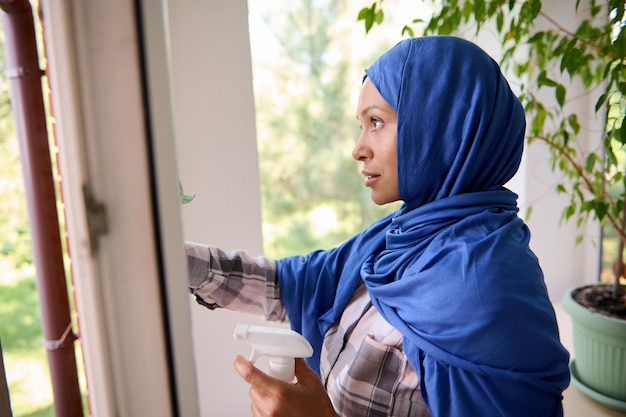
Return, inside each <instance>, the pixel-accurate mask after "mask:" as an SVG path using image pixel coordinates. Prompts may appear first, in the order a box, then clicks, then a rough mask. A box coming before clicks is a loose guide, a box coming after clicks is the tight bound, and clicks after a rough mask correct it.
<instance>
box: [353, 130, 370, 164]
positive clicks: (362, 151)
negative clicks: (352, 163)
mask: <svg viewBox="0 0 626 417" xmlns="http://www.w3.org/2000/svg"><path fill="white" fill-rule="evenodd" d="M364 142H365V141H364V140H363V133H361V134H360V135H359V139H358V140H357V142H356V145H354V148H353V149H352V158H354V159H355V160H357V161H362V160H364V159H366V158H367V157H368V154H369V152H368V151H367V147H366V146H365V143H364Z"/></svg>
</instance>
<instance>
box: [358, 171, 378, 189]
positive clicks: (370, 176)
mask: <svg viewBox="0 0 626 417" xmlns="http://www.w3.org/2000/svg"><path fill="white" fill-rule="evenodd" d="M362 174H363V175H364V176H365V182H364V183H365V186H366V187H371V186H372V184H374V183H375V182H376V181H378V179H379V178H380V175H378V174H374V173H372V172H368V171H362Z"/></svg>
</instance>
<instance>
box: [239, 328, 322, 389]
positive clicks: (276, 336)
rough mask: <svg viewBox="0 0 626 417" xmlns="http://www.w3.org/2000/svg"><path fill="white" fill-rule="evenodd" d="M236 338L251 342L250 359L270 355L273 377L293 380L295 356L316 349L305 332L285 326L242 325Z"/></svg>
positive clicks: (305, 355)
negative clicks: (304, 335) (303, 333)
mask: <svg viewBox="0 0 626 417" xmlns="http://www.w3.org/2000/svg"><path fill="white" fill-rule="evenodd" d="M233 337H234V338H235V340H236V341H241V340H243V341H245V342H248V344H250V345H252V354H251V355H250V361H251V362H253V363H254V362H256V360H257V359H258V358H259V357H261V356H267V357H268V359H269V374H270V376H271V377H274V378H277V379H280V380H282V381H285V382H293V379H294V376H295V358H308V357H309V356H311V355H313V348H312V347H311V345H310V344H309V342H308V341H307V340H306V339H305V338H304V337H302V335H300V334H299V333H297V332H294V331H293V330H289V329H285V328H278V327H265V326H253V325H250V324H239V325H237V327H236V328H235V334H234V335H233Z"/></svg>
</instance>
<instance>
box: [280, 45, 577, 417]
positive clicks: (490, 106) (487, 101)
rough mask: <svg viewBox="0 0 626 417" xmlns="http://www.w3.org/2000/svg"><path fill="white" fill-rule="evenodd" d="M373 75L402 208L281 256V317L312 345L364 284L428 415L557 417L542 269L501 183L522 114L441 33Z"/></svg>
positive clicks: (474, 52) (558, 363) (550, 317)
mask: <svg viewBox="0 0 626 417" xmlns="http://www.w3.org/2000/svg"><path fill="white" fill-rule="evenodd" d="M366 76H367V77H369V78H370V80H371V81H372V83H373V84H374V86H375V87H376V88H377V89H378V91H379V92H380V94H381V95H382V96H383V98H384V99H385V100H386V101H387V103H388V104H389V105H390V106H391V107H392V108H393V109H394V110H395V111H396V113H397V114H398V130H397V164H398V167H397V169H398V181H399V188H400V196H401V198H402V200H403V203H404V204H403V205H402V207H401V208H400V209H399V210H398V211H397V212H396V213H393V214H391V215H389V216H386V217H384V218H382V219H381V220H379V221H378V222H376V223H374V224H373V225H372V226H371V227H369V228H368V229H367V230H365V231H363V232H361V233H359V234H358V235H356V236H354V237H353V238H351V239H350V240H348V241H347V242H345V243H343V244H342V245H340V246H338V247H336V248H333V249H331V250H328V251H316V252H312V253H310V254H308V255H307V256H303V257H302V256H300V257H289V258H285V259H282V260H280V261H279V262H278V278H279V285H280V289H281V297H282V300H283V302H284V304H285V307H286V309H287V312H288V316H289V320H290V323H291V326H292V328H293V329H294V330H296V331H298V332H301V333H302V334H303V335H304V336H305V337H306V338H307V339H308V340H309V341H310V342H311V344H312V345H313V347H314V349H315V355H314V356H313V357H312V358H310V359H309V364H310V365H311V366H312V367H313V368H314V369H316V370H317V371H318V372H319V360H320V357H319V353H320V350H321V345H322V340H323V337H324V334H325V333H326V331H327V330H328V329H329V328H330V326H332V325H333V324H334V323H335V322H336V321H337V320H338V319H339V318H340V316H341V314H342V312H343V309H344V308H345V306H346V305H347V303H348V302H349V301H350V299H351V297H352V295H353V293H354V291H355V289H356V287H357V286H358V285H359V284H360V283H361V282H364V283H365V285H366V287H367V289H368V293H369V296H370V298H371V300H372V303H373V305H374V306H375V307H376V309H377V310H378V311H379V312H380V314H381V315H382V316H383V317H384V318H385V319H386V320H387V321H388V322H389V323H391V324H392V325H393V326H394V327H395V328H396V329H398V330H399V331H400V332H402V334H403V336H404V338H403V346H404V350H405V354H406V355H407V358H408V360H409V363H410V364H411V366H413V368H414V369H415V370H416V371H417V372H418V373H419V374H420V376H421V394H422V397H423V399H424V401H425V403H426V404H427V406H428V407H429V409H430V411H431V414H432V415H433V416H474V415H481V416H488V415H506V416H530V415H536V416H539V415H541V416H560V415H562V408H561V393H562V391H563V390H564V389H565V388H566V387H567V385H568V383H569V371H568V359H569V357H568V353H567V351H566V350H565V349H564V348H563V346H562V345H561V343H560V342H559V336H558V329H557V325H556V319H555V315H554V311H553V309H552V305H551V304H550V301H549V299H548V295H547V291H546V287H545V284H544V281H543V274H542V271H541V268H540V267H539V263H538V261H537V258H536V257H535V255H534V254H533V253H532V252H531V250H530V249H529V240H530V233H529V231H528V228H527V227H526V225H525V224H524V223H523V221H522V220H521V219H520V218H519V217H518V215H517V211H518V209H517V196H516V195H515V194H514V193H512V192H511V191H509V190H507V189H506V188H504V184H505V183H506V182H507V181H508V180H510V179H511V177H512V176H513V175H514V174H515V172H516V171H517V169H518V166H519V163H520V160H521V154H522V149H523V142H524V130H525V116H524V111H523V109H522V107H521V104H520V102H519V100H518V99H517V97H516V96H515V95H514V94H513V93H512V92H511V90H510V88H509V85H508V83H507V82H506V80H505V78H504V77H503V76H502V74H501V72H500V68H499V67H498V65H497V63H496V62H494V61H493V60H492V59H491V58H490V57H489V56H488V55H487V54H486V53H485V52H484V51H482V50H481V49H480V48H478V47H477V46H476V45H474V44H472V43H470V42H468V41H465V40H462V39H459V38H455V37H450V36H433V37H422V38H415V39H408V40H404V41H402V42H400V43H398V44H397V45H396V46H395V47H393V48H392V49H390V50H389V51H388V52H386V53H385V54H383V55H382V56H381V57H380V58H379V59H378V60H377V61H376V62H375V63H374V64H373V65H372V66H371V67H370V68H369V69H367V70H366Z"/></svg>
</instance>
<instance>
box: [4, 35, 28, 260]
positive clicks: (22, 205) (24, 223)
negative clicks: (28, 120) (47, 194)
mask: <svg viewBox="0 0 626 417" xmlns="http://www.w3.org/2000/svg"><path fill="white" fill-rule="evenodd" d="M6 74H7V68H6V60H5V58H4V32H3V31H2V23H0V166H2V172H0V201H1V202H2V203H1V204H0V256H3V257H7V258H10V259H11V260H12V262H13V263H14V265H15V266H16V267H21V266H23V265H29V264H32V254H31V247H30V232H29V229H28V218H27V214H26V199H25V196H24V183H23V180H22V169H21V164H20V156H19V142H18V140H17V136H16V133H15V123H14V119H13V113H12V109H11V94H10V88H9V80H8V78H7V75H6Z"/></svg>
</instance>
